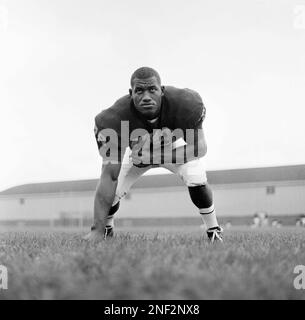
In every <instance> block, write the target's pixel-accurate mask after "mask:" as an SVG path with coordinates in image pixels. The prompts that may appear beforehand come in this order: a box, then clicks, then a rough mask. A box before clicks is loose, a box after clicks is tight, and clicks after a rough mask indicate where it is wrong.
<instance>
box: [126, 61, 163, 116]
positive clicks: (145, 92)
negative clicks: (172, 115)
mask: <svg viewBox="0 0 305 320" xmlns="http://www.w3.org/2000/svg"><path fill="white" fill-rule="evenodd" d="M130 85H131V89H129V94H130V96H131V98H132V100H133V103H134V105H135V108H136V109H137V110H138V111H139V112H140V113H141V114H142V115H143V116H144V117H145V118H147V119H148V120H152V119H154V118H156V117H158V115H159V112H160V109H161V103H162V96H163V94H164V87H163V86H162V85H161V79H160V76H159V74H158V72H157V71H155V70H154V69H152V68H149V67H142V68H139V69H137V70H136V71H135V72H134V73H133V74H132V76H131V79H130Z"/></svg>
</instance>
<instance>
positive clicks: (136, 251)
mask: <svg viewBox="0 0 305 320" xmlns="http://www.w3.org/2000/svg"><path fill="white" fill-rule="evenodd" d="M82 235H83V233H81V232H75V233H71V232H33V231H29V232H1V233H0V264H2V265H5V266H6V267H7V268H8V272H9V274H8V290H0V299H155V300H157V299H200V300H201V299H304V298H305V290H296V289H295V288H294V286H293V280H294V278H295V277H296V275H295V274H294V273H293V270H294V267H295V266H296V265H300V264H302V265H305V229H296V228H281V229H272V228H266V229H262V230H253V229H233V228H232V229H230V230H227V231H226V233H225V243H224V244H216V245H211V244H209V243H208V242H207V240H206V238H202V237H201V231H200V230H199V228H186V229H184V230H183V229H175V228H170V229H169V230H166V229H162V228H159V229H158V230H147V229H146V230H144V229H141V230H139V229H134V230H126V229H122V230H119V231H118V232H117V233H116V237H115V238H113V239H111V240H108V241H104V242H102V243H100V244H98V245H95V246H94V245H88V244H87V243H86V242H84V241H83V240H82Z"/></svg>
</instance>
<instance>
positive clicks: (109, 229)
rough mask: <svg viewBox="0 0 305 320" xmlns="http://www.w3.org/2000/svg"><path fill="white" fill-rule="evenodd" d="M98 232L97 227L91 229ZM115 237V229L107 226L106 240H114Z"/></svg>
mask: <svg viewBox="0 0 305 320" xmlns="http://www.w3.org/2000/svg"><path fill="white" fill-rule="evenodd" d="M94 230H96V227H95V226H92V227H91V231H94ZM113 236H114V231H113V227H111V226H106V227H105V231H104V240H106V239H108V238H112V237H113Z"/></svg>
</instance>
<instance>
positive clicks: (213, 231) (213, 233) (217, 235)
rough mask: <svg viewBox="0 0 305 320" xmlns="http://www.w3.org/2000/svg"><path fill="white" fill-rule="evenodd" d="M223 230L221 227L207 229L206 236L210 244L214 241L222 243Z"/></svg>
mask: <svg viewBox="0 0 305 320" xmlns="http://www.w3.org/2000/svg"><path fill="white" fill-rule="evenodd" d="M222 233H223V228H221V227H219V226H218V227H213V228H209V229H208V230H207V235H208V238H209V240H210V242H211V243H214V242H215V241H219V242H223V236H222Z"/></svg>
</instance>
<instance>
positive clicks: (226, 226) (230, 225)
mask: <svg viewBox="0 0 305 320" xmlns="http://www.w3.org/2000/svg"><path fill="white" fill-rule="evenodd" d="M231 227H232V224H231V222H230V221H228V222H227V223H226V224H225V229H230V228H231Z"/></svg>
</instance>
